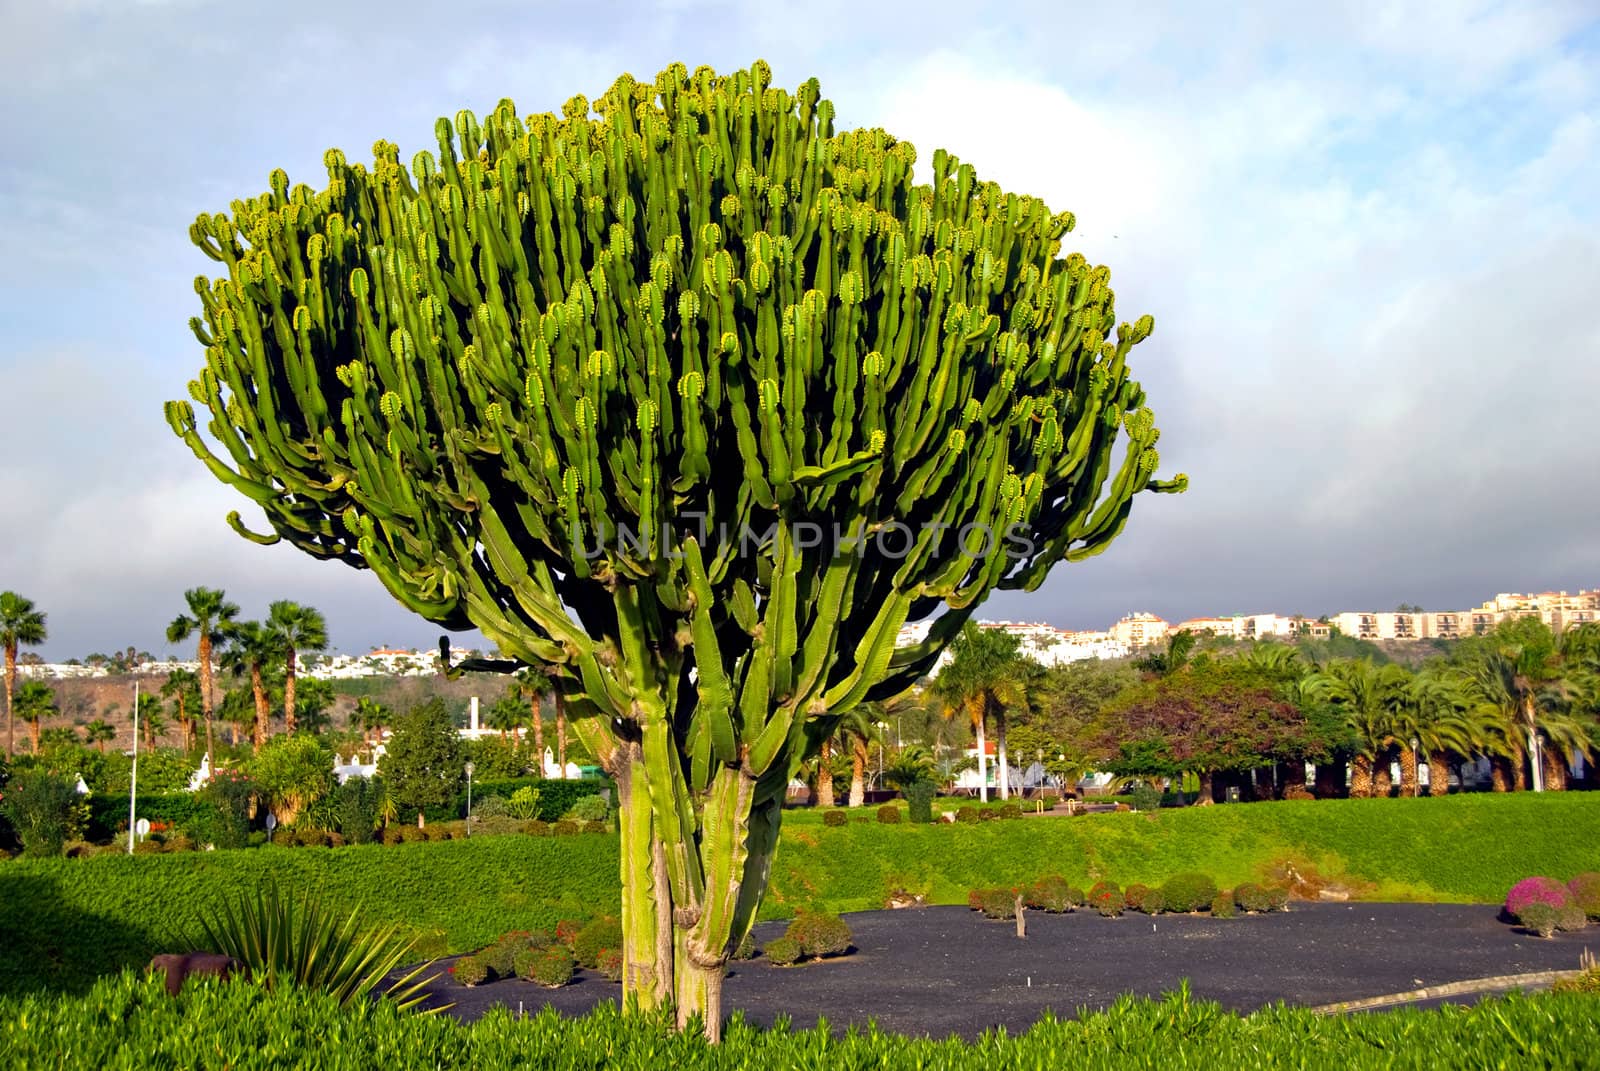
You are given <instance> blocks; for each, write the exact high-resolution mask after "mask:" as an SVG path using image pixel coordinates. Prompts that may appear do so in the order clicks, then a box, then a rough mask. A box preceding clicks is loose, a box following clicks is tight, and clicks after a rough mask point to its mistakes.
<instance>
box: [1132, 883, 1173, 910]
mask: <svg viewBox="0 0 1600 1071" xmlns="http://www.w3.org/2000/svg"><path fill="white" fill-rule="evenodd" d="M1128 906H1129V907H1133V905H1132V904H1129V905H1128ZM1166 909H1167V897H1166V894H1165V893H1163V892H1162V891H1161V890H1160V889H1150V890H1148V891H1147V892H1146V893H1145V894H1144V898H1143V899H1142V900H1141V901H1140V902H1139V906H1138V907H1137V908H1136V909H1135V910H1138V911H1143V912H1144V913H1145V914H1146V915H1159V914H1161V913H1162V912H1163V911H1165V910H1166Z"/></svg>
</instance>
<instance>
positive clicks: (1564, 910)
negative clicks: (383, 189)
mask: <svg viewBox="0 0 1600 1071" xmlns="http://www.w3.org/2000/svg"><path fill="white" fill-rule="evenodd" d="M1587 925H1589V916H1588V915H1585V914H1584V913H1583V908H1581V907H1579V906H1578V905H1577V904H1566V905H1565V906H1563V907H1558V908H1556V929H1558V930H1560V931H1562V932H1563V933H1577V932H1578V931H1579V930H1581V929H1583V928H1584V927H1585V926H1587Z"/></svg>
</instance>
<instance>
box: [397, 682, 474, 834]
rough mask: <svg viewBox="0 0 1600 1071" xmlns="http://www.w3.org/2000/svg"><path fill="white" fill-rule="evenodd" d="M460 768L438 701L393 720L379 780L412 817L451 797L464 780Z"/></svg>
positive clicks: (457, 746) (457, 745)
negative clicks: (422, 809)
mask: <svg viewBox="0 0 1600 1071" xmlns="http://www.w3.org/2000/svg"><path fill="white" fill-rule="evenodd" d="M464 764H465V759H464V758H463V756H462V754H461V739H460V737H458V736H457V735H456V729H455V725H454V723H453V722H452V721H451V720H450V714H449V712H448V711H447V710H446V709H445V706H444V703H443V701H441V700H437V699H436V700H433V701H432V702H428V703H423V704H422V705H421V706H418V707H415V708H414V709H412V710H409V711H407V712H406V713H404V714H402V715H400V716H399V717H397V718H396V719H395V723H394V732H393V733H392V734H391V735H390V737H389V741H388V743H387V745H386V747H385V751H384V755H383V758H382V759H380V760H379V762H378V776H380V777H382V778H383V780H384V782H385V783H386V784H387V785H388V786H389V794H390V796H392V797H393V799H394V801H395V802H396V803H397V804H399V805H400V806H401V807H404V808H409V809H410V810H411V813H412V814H415V812H416V811H417V810H419V809H421V808H426V807H429V806H437V805H439V804H443V803H447V802H449V801H451V800H453V799H454V798H455V796H456V793H457V792H458V791H460V789H461V787H462V784H463V782H464V781H465V780H466V776H467V774H466V769H465V766H464Z"/></svg>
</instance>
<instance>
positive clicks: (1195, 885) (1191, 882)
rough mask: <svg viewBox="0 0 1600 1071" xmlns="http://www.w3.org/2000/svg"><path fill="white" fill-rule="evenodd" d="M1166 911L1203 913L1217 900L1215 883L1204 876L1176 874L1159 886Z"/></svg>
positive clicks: (1192, 873)
mask: <svg viewBox="0 0 1600 1071" xmlns="http://www.w3.org/2000/svg"><path fill="white" fill-rule="evenodd" d="M1161 895H1162V896H1163V897H1165V898H1166V901H1167V910H1168V911H1203V910H1205V909H1206V908H1208V907H1210V906H1211V901H1213V900H1215V899H1216V898H1217V883H1216V882H1214V881H1212V880H1211V879H1210V878H1208V877H1207V876H1206V875H1204V874H1199V873H1194V872H1190V873H1185V874H1178V875H1176V876H1174V877H1172V878H1169V879H1168V880H1167V883H1166V884H1165V885H1163V886H1161Z"/></svg>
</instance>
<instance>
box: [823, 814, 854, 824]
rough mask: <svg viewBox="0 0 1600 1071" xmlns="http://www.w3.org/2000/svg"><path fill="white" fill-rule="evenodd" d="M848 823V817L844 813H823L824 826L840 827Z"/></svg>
mask: <svg viewBox="0 0 1600 1071" xmlns="http://www.w3.org/2000/svg"><path fill="white" fill-rule="evenodd" d="M849 822H850V816H849V815H848V814H846V813H845V812H844V811H823V812H822V824H823V825H825V826H842V825H847V824H848V823H849Z"/></svg>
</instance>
